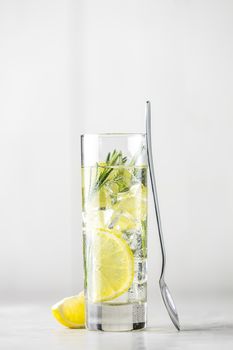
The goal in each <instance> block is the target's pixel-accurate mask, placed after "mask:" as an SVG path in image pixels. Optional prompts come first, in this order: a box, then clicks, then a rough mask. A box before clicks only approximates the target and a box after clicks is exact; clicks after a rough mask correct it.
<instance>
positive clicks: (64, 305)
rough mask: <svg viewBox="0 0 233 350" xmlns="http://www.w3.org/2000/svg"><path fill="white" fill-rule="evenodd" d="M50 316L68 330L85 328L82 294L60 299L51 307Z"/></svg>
mask: <svg viewBox="0 0 233 350" xmlns="http://www.w3.org/2000/svg"><path fill="white" fill-rule="evenodd" d="M52 314H53V316H54V317H55V318H56V320H57V321H58V322H59V323H61V324H62V325H63V326H66V327H69V328H84V327H85V299H84V294H83V292H81V293H79V294H78V295H75V296H72V297H69V298H65V299H62V300H61V301H59V302H58V303H56V304H55V305H54V306H53V307H52Z"/></svg>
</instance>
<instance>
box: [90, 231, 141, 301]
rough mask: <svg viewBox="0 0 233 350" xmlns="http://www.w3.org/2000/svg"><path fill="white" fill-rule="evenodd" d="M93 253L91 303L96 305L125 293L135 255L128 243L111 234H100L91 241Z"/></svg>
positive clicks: (131, 280)
mask: <svg viewBox="0 0 233 350" xmlns="http://www.w3.org/2000/svg"><path fill="white" fill-rule="evenodd" d="M92 252H93V255H92V259H93V271H92V273H91V276H90V282H91V283H90V284H91V285H89V291H90V296H89V297H90V298H91V300H92V301H93V302H94V303H97V302H102V301H108V300H113V299H115V298H117V297H119V296H120V295H122V294H124V293H125V292H126V291H127V290H128V289H129V288H130V286H131V284H132V282H133V278H134V256H133V253H132V251H131V249H130V248H129V246H128V245H127V243H126V242H125V241H124V240H123V239H121V238H119V237H117V236H116V235H114V234H112V233H109V232H107V231H106V232H103V231H100V232H98V233H97V234H96V237H95V239H94V242H93V251H92Z"/></svg>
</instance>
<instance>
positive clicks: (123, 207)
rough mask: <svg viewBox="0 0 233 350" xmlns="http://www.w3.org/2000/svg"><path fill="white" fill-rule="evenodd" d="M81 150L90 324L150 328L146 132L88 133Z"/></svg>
mask: <svg viewBox="0 0 233 350" xmlns="http://www.w3.org/2000/svg"><path fill="white" fill-rule="evenodd" d="M81 152H82V215H83V256H84V276H85V278H84V290H85V301H86V326H87V328H88V329H90V330H103V331H129V330H134V329H141V328H145V326H146V301H147V155H146V137H145V135H144V134H92V135H91V134H85V135H82V136H81Z"/></svg>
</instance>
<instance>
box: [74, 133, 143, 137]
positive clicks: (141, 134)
mask: <svg viewBox="0 0 233 350" xmlns="http://www.w3.org/2000/svg"><path fill="white" fill-rule="evenodd" d="M80 136H81V137H85V136H102V137H108V136H146V133H143V132H141V133H140V132H106V133H96V134H93V133H84V134H81V135H80Z"/></svg>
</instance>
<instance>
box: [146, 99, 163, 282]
mask: <svg viewBox="0 0 233 350" xmlns="http://www.w3.org/2000/svg"><path fill="white" fill-rule="evenodd" d="M146 143H147V156H148V164H149V171H150V179H151V187H152V194H153V199H154V207H155V214H156V219H157V224H158V232H159V241H160V246H161V252H162V268H161V276H160V278H161V277H163V275H164V270H165V265H166V252H165V246H164V240H163V231H162V223H161V217H160V211H159V201H158V194H157V189H156V181H155V173H154V163H153V157H152V141H151V105H150V101H147V102H146Z"/></svg>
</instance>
